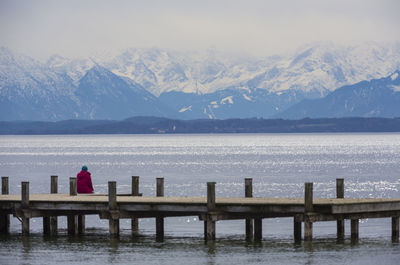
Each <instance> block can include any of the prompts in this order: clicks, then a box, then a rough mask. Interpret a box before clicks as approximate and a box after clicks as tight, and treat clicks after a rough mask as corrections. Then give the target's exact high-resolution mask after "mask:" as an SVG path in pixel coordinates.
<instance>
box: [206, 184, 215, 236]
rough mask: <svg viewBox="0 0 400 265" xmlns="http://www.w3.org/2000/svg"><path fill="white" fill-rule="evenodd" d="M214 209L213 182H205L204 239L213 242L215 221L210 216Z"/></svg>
mask: <svg viewBox="0 0 400 265" xmlns="http://www.w3.org/2000/svg"><path fill="white" fill-rule="evenodd" d="M215 209H216V205H215V182H207V211H208V213H207V216H206V219H205V221H204V239H205V240H215V219H214V218H213V215H212V214H211V213H212V212H214V211H215Z"/></svg>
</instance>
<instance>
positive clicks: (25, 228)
mask: <svg viewBox="0 0 400 265" xmlns="http://www.w3.org/2000/svg"><path fill="white" fill-rule="evenodd" d="M21 208H22V211H23V215H22V217H21V220H22V235H29V218H28V217H26V214H25V212H24V210H27V209H28V208H29V182H26V181H23V182H22V183H21Z"/></svg>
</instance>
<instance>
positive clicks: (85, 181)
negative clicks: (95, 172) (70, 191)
mask: <svg viewBox="0 0 400 265" xmlns="http://www.w3.org/2000/svg"><path fill="white" fill-rule="evenodd" d="M76 178H77V192H78V193H93V190H94V189H93V186H92V178H91V176H90V172H89V171H88V168H87V166H85V165H84V166H83V167H82V171H81V172H79V173H78V175H77V176H76Z"/></svg>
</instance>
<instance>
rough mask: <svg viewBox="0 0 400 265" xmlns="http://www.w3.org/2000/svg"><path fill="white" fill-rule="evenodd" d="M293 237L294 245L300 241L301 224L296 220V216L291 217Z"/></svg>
mask: <svg viewBox="0 0 400 265" xmlns="http://www.w3.org/2000/svg"><path fill="white" fill-rule="evenodd" d="M293 236H294V242H295V243H299V242H300V241H301V222H299V221H297V220H296V216H295V217H293Z"/></svg>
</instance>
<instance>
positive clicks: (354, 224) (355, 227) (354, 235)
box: [350, 219, 360, 242]
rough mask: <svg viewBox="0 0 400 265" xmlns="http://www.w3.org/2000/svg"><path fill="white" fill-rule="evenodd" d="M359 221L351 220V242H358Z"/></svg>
mask: <svg viewBox="0 0 400 265" xmlns="http://www.w3.org/2000/svg"><path fill="white" fill-rule="evenodd" d="M359 221H360V220H359V219H351V221H350V222H351V240H352V241H353V242H356V241H358V237H359V236H358V233H359V223H360V222H359Z"/></svg>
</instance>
